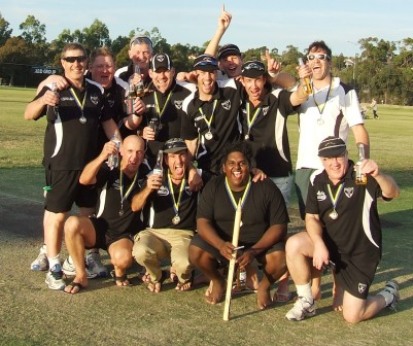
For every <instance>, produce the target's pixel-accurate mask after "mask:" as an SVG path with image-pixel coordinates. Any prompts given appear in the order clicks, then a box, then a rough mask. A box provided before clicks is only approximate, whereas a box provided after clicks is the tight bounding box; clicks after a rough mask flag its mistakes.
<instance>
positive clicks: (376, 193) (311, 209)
mask: <svg viewBox="0 0 413 346" xmlns="http://www.w3.org/2000/svg"><path fill="white" fill-rule="evenodd" d="M367 177H368V180H367V185H366V186H359V185H356V184H355V182H354V177H353V163H352V162H350V165H349V168H348V172H347V174H346V175H345V177H344V178H343V179H342V181H341V182H340V183H339V184H338V185H336V186H333V185H332V184H331V182H330V180H329V179H328V176H327V173H326V172H325V171H322V172H321V173H320V171H316V172H315V173H314V174H313V175H312V177H311V182H310V184H309V189H308V197H307V204H306V212H307V213H310V214H318V215H319V216H320V220H321V222H322V223H323V226H324V234H323V236H324V238H325V240H326V243H327V245H328V248H329V251H331V252H333V253H332V254H331V256H332V257H333V258H334V257H335V256H336V255H337V253H340V254H341V255H342V256H343V255H344V256H353V255H355V254H357V255H361V256H365V259H366V260H369V259H371V256H380V255H381V247H382V237H381V226H380V220H379V215H378V211H377V198H378V197H380V196H381V189H380V186H379V184H378V183H377V181H376V180H375V179H374V178H373V177H371V176H367ZM328 186H330V189H331V193H332V195H333V197H337V195H338V192H339V190H338V189H339V188H340V187H341V193H340V194H339V195H338V197H337V204H336V207H335V208H333V203H332V201H331V198H330V194H329V190H328ZM333 209H335V211H336V213H337V217H336V218H334V216H335V215H334V214H333V217H332V216H331V215H332V214H331V213H332V212H333ZM374 254H376V255H374Z"/></svg>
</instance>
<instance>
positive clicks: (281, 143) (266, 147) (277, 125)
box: [241, 89, 295, 178]
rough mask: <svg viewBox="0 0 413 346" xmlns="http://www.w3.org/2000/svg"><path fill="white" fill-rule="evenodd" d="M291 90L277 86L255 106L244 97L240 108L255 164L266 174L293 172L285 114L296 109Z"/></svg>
mask: <svg viewBox="0 0 413 346" xmlns="http://www.w3.org/2000/svg"><path fill="white" fill-rule="evenodd" d="M290 95H291V92H289V91H286V90H282V89H276V90H273V91H272V92H268V94H267V95H266V96H265V97H264V99H263V100H262V102H261V103H260V104H259V105H258V107H254V106H253V105H252V104H251V103H250V102H248V101H247V100H245V101H244V102H243V105H242V107H241V111H242V128H243V138H244V139H245V140H248V141H249V142H250V145H251V149H252V152H253V157H254V159H255V164H256V167H257V168H259V169H261V170H262V171H263V172H264V173H265V174H267V176H269V177H277V178H278V177H286V176H288V175H289V174H291V173H292V163H291V154H290V144H289V141H288V132H287V116H288V115H290V114H292V113H294V112H295V109H294V107H293V106H292V105H291V101H290Z"/></svg>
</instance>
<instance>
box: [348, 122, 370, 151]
mask: <svg viewBox="0 0 413 346" xmlns="http://www.w3.org/2000/svg"><path fill="white" fill-rule="evenodd" d="M351 130H352V131H353V135H354V140H355V142H356V144H360V143H362V144H364V150H365V154H366V158H369V157H370V139H369V134H368V132H367V130H366V128H365V126H364V125H363V124H358V125H354V126H353V127H352V128H351Z"/></svg>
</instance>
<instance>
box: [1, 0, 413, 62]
mask: <svg viewBox="0 0 413 346" xmlns="http://www.w3.org/2000/svg"><path fill="white" fill-rule="evenodd" d="M223 4H224V5H225V9H226V10H227V11H228V12H230V13H231V14H232V16H233V17H232V22H231V26H230V27H229V29H228V30H227V32H226V33H225V36H224V37H223V39H222V41H221V44H226V43H235V44H237V45H238V46H239V47H240V49H241V51H245V50H247V49H249V48H258V47H262V46H266V47H268V48H269V49H273V48H277V49H278V51H279V53H282V52H283V51H284V50H286V49H287V46H289V45H292V46H294V47H297V48H298V49H299V51H301V52H304V50H305V49H306V47H308V45H309V44H310V43H311V42H313V41H316V40H324V41H325V42H326V43H327V45H329V46H330V48H331V49H332V51H333V55H338V54H340V53H342V54H344V55H345V56H354V55H355V54H358V53H359V52H360V46H359V44H358V41H359V40H360V39H362V38H368V37H377V38H378V39H383V40H385V41H395V42H396V41H401V40H403V39H405V38H408V37H413V20H412V13H413V1H409V0H344V1H337V0H330V1H326V0H312V1H302V0H295V1H291V0H283V1H279V0H263V1H259V0H255V1H254V0H252V1H251V0H226V1H225V2H223V1H216V0H205V1H190V0H176V1H170V0H164V1H160V0H149V1H139V0H135V1H131V0H122V1H113V0H111V1H108V0H100V1H92V0H89V1H87V0H67V1H59V0H0V13H1V14H2V16H3V18H4V19H5V20H6V21H7V22H9V28H10V29H13V33H12V35H13V36H17V35H19V34H20V33H21V30H20V29H19V25H20V24H21V23H22V22H24V20H25V19H26V18H27V16H28V15H33V16H34V17H35V18H36V19H38V20H39V21H40V23H41V24H45V26H46V37H47V40H48V42H50V41H51V40H53V39H55V38H56V37H57V36H58V35H59V34H60V33H61V32H62V31H63V30H64V29H69V30H70V31H72V32H73V31H74V30H76V29H79V30H82V29H83V28H85V27H89V26H90V25H91V24H92V23H93V21H94V20H95V19H98V20H100V21H102V22H103V23H104V24H106V26H107V27H108V29H109V35H110V38H111V39H115V38H116V37H118V36H129V33H130V32H131V31H132V30H135V29H136V28H140V29H143V30H145V31H151V30H152V29H153V28H154V27H157V28H158V29H159V31H160V33H161V35H162V37H164V38H165V39H166V40H167V42H168V43H169V44H175V43H181V44H190V45H194V46H202V45H203V44H204V42H205V41H207V40H209V39H210V38H211V37H212V35H213V33H214V32H215V30H216V27H217V23H218V17H219V14H220V12H221V8H222V6H223Z"/></svg>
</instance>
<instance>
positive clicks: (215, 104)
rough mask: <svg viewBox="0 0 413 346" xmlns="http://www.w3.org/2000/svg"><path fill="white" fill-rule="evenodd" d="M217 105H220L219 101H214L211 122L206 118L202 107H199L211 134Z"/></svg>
mask: <svg viewBox="0 0 413 346" xmlns="http://www.w3.org/2000/svg"><path fill="white" fill-rule="evenodd" d="M217 103H218V100H215V101H214V105H213V107H212V114H211V118H210V119H209V120H208V119H207V117H206V116H205V113H204V111H203V110H202V107H199V108H198V110H199V113H201V115H202V118H203V119H204V120H205V122H206V123H207V125H208V131H209V132H211V123H212V119H213V118H214V113H215V108H216V106H217Z"/></svg>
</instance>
